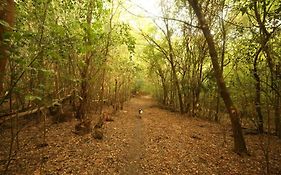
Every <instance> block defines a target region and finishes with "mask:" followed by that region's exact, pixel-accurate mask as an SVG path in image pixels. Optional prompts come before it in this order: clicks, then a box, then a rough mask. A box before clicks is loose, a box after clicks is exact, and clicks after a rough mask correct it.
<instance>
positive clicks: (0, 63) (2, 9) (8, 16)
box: [0, 0, 15, 96]
mask: <svg viewBox="0 0 281 175" xmlns="http://www.w3.org/2000/svg"><path fill="white" fill-rule="evenodd" d="M1 3H2V4H0V20H1V21H4V22H6V23H7V24H9V27H7V26H3V25H1V24H0V96H1V95H2V94H3V90H4V82H3V79H4V74H5V71H6V65H7V61H8V55H7V50H8V46H7V44H6V43H4V40H5V36H4V34H5V33H6V32H9V31H11V27H13V26H14V21H15V5H14V1H13V0H4V2H1Z"/></svg>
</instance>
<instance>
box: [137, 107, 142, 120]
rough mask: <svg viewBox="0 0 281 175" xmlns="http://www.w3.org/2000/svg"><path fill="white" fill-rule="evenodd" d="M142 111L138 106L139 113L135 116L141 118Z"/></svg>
mask: <svg viewBox="0 0 281 175" xmlns="http://www.w3.org/2000/svg"><path fill="white" fill-rule="evenodd" d="M142 113H143V110H142V109H141V108H140V109H139V114H138V115H137V117H138V118H140V119H141V115H142Z"/></svg>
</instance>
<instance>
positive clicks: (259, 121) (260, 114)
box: [253, 48, 263, 133]
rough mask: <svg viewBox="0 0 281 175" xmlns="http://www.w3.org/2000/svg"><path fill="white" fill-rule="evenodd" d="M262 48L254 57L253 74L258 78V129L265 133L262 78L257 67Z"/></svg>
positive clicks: (256, 92) (256, 103)
mask: <svg viewBox="0 0 281 175" xmlns="http://www.w3.org/2000/svg"><path fill="white" fill-rule="evenodd" d="M261 50H262V48H260V49H259V50H258V51H257V53H256V55H255V59H254V71H253V75H254V78H255V80H256V83H255V89H256V91H255V94H256V97H255V108H256V113H257V117H258V131H259V133H263V115H262V111H261V80H260V76H259V74H258V69H257V64H258V58H259V54H260V52H261Z"/></svg>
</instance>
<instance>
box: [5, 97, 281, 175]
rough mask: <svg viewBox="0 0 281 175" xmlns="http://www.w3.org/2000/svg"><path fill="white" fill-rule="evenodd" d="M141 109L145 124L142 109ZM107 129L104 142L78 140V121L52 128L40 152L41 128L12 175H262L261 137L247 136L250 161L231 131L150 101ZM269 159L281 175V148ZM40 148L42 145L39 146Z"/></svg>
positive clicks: (136, 101)
mask: <svg viewBox="0 0 281 175" xmlns="http://www.w3.org/2000/svg"><path fill="white" fill-rule="evenodd" d="M139 108H142V109H143V111H144V113H143V114H142V118H141V119H140V118H138V117H137V115H138V109H139ZM113 119H114V121H113V122H107V123H106V124H105V125H104V129H103V130H104V135H105V137H104V139H103V140H95V139H94V138H93V137H92V136H91V134H88V135H85V136H78V135H76V134H73V132H72V131H73V128H74V126H75V124H76V123H77V121H75V120H72V121H70V122H65V123H59V124H52V125H50V126H49V128H48V130H47V133H46V141H47V143H48V146H47V147H43V148H38V147H36V145H37V144H38V143H40V142H39V138H40V137H38V136H40V134H37V135H36V136H35V137H34V136H33V137H30V138H28V137H29V136H30V135H31V133H36V129H38V128H39V129H40V127H39V126H37V128H36V127H30V129H29V130H27V131H23V132H22V133H21V136H22V137H24V138H26V140H29V141H30V140H32V139H33V140H32V142H31V143H28V144H25V146H24V147H22V148H21V149H22V150H21V151H20V152H19V153H18V155H17V159H15V160H14V161H12V165H11V167H10V169H11V172H10V174H36V175H38V174H59V175H61V174H90V175H92V174H93V175H94V174H97V175H98V174H108V175H112V174H121V175H142V174H243V175H244V174H249V175H253V174H263V172H264V167H265V164H264V157H263V153H262V151H261V149H260V145H259V142H258V141H259V139H260V137H258V136H246V140H247V143H248V147H249V150H250V152H251V154H252V155H251V156H246V157H240V156H238V155H237V154H235V153H234V152H233V151H232V146H233V145H232V144H233V140H232V139H233V138H232V137H231V131H230V130H227V131H226V143H224V138H223V130H222V127H221V126H220V125H219V124H215V123H211V122H208V121H205V120H202V119H196V118H191V117H187V116H182V115H180V114H178V113H173V112H169V111H167V110H163V109H160V108H159V107H158V106H157V104H156V102H155V101H153V100H152V99H151V98H150V97H147V96H143V97H137V98H133V99H131V100H130V101H129V102H127V103H126V104H125V106H124V110H122V111H120V112H118V113H117V114H116V115H115V116H113ZM272 142H274V143H273V144H272V145H274V147H271V150H274V151H275V152H271V153H270V157H271V160H272V161H271V169H272V171H273V172H275V173H272V174H280V172H281V165H280V162H281V160H280V157H281V142H280V140H276V139H272ZM36 143H37V144H36Z"/></svg>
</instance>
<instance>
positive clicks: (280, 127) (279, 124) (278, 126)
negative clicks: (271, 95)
mask: <svg viewBox="0 0 281 175" xmlns="http://www.w3.org/2000/svg"><path fill="white" fill-rule="evenodd" d="M280 66H281V64H280V63H279V65H277V66H276V76H277V75H281V71H280ZM276 78H277V77H276ZM276 84H277V87H276V88H277V89H280V88H281V82H280V81H278V82H277V83H276ZM278 93H279V94H278ZM280 101H281V98H280V90H279V92H275V105H274V106H275V107H274V108H275V112H274V113H275V114H274V115H275V117H274V118H275V131H276V134H277V136H278V137H279V138H280V139H281V121H280V117H281V115H280V113H281V107H280V105H281V103H280Z"/></svg>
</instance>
